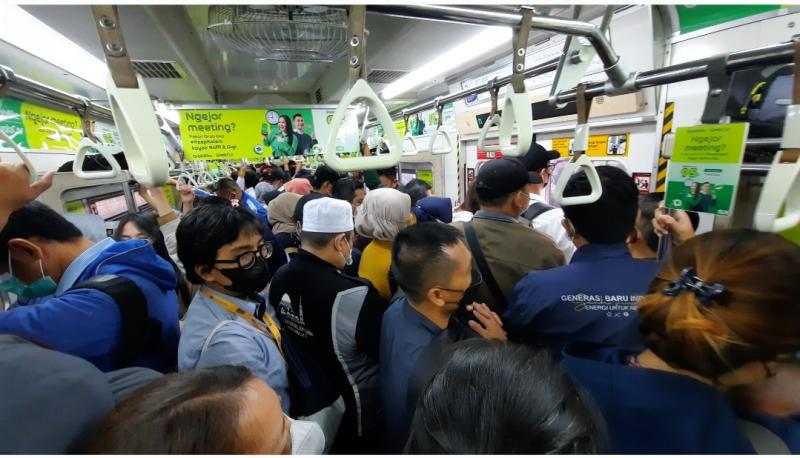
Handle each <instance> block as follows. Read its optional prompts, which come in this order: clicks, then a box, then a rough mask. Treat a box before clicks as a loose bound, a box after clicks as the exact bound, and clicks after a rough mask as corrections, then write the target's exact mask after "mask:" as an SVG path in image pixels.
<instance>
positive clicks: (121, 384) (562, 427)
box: [0, 116, 800, 454]
mask: <svg viewBox="0 0 800 458" xmlns="http://www.w3.org/2000/svg"><path fill="white" fill-rule="evenodd" d="M300 120H301V121H302V117H301V118H300ZM291 123H292V120H291V119H290V118H288V117H285V116H284V117H281V121H280V123H279V125H280V126H281V128H280V132H275V133H271V134H270V135H269V136H268V137H265V139H264V141H265V142H266V143H267V144H270V145H273V148H276V150H275V151H276V157H278V156H291V155H293V154H294V153H295V152H296V151H297V148H306V149H307V148H308V147H310V145H311V143H312V142H313V139H311V137H309V138H305V137H308V135H306V134H302V125H300V126H299V127H298V125H297V124H298V120H297V119H294V124H295V131H294V132H293V130H292V127H291V126H292V124H291ZM301 124H302V123H301ZM297 129H299V131H298V130H297ZM298 132H300V133H298ZM303 135H305V137H303ZM364 149H365V150H367V151H365V153H366V154H372V153H371V152H369V151H368V148H367V147H364ZM557 157H558V153H556V152H553V151H548V150H546V149H545V148H542V147H541V146H540V145H538V144H536V143H534V144H533V145H532V147H531V149H530V151H529V152H528V154H526V155H525V156H523V157H522V158H520V159H516V158H501V159H496V160H492V161H489V162H487V163H486V164H484V165H483V167H482V168H481V169H480V170H479V172H478V174H477V177H476V178H475V180H474V183H471V184H470V185H469V189H468V193H467V196H466V197H465V199H464V202H462V203H460V204H459V205H458V206H456V207H455V208H454V206H453V202H451V201H450V199H448V198H444V197H441V196H436V195H434V192H433V188H432V187H431V186H430V184H428V183H425V182H424V181H421V180H412V181H410V182H408V183H405V184H401V183H398V180H397V173H396V170H393V169H389V170H381V171H377V172H376V171H368V172H363V173H353V174H351V175H350V176H343V175H341V174H339V173H338V172H336V171H335V170H333V169H331V168H330V167H328V166H325V165H320V166H318V167H316V169H315V170H314V172H313V173H310V172H309V171H308V170H306V169H305V168H304V166H303V164H302V162H300V161H298V162H289V161H288V160H287V159H288V158H283V159H281V160H279V161H276V163H275V164H274V165H272V164H264V165H263V166H258V167H246V166H243V167H241V168H240V169H238V170H236V171H234V172H233V174H232V176H226V177H222V178H220V179H219V180H218V181H217V182H216V183H215V184H214V185H213V186H210V187H207V188H205V189H199V188H198V189H195V188H192V187H190V186H188V185H187V184H185V183H172V184H175V185H177V191H178V195H179V200H180V202H179V207H180V209H179V210H174V209H173V208H172V205H171V204H170V203H169V202H168V200H167V198H166V195H165V193H164V191H163V189H161V188H147V187H144V186H142V187H140V191H139V192H140V194H141V195H142V197H143V198H145V200H146V201H147V203H148V204H149V205H150V207H151V208H152V212H145V213H136V214H129V215H125V216H124V217H123V218H122V219H121V220H120V221H119V225H118V227H117V229H116V231H115V232H114V234H113V238H107V239H104V240H101V241H97V242H94V241H92V240H90V239H89V238H87V237H86V236H85V235H84V234H83V233H82V232H81V231H80V230H79V229H78V228H76V227H75V226H74V225H73V224H72V223H70V222H69V221H68V220H67V219H65V218H64V217H63V216H62V215H60V214H59V213H58V212H57V211H55V210H54V209H51V208H48V207H47V206H45V205H43V204H41V203H39V202H37V201H36V200H35V199H36V198H37V196H38V195H40V194H41V193H42V192H43V191H45V190H46V189H47V188H48V187H49V186H50V184H51V182H52V174H47V175H45V176H44V177H42V178H41V179H40V180H39V181H38V182H36V183H34V184H32V185H30V184H28V182H27V179H28V178H27V177H28V174H27V170H26V169H25V167H24V166H22V165H9V164H5V163H2V164H0V271H2V272H3V275H2V277H0V291H2V292H3V293H6V294H10V295H12V296H13V297H15V298H16V302H15V304H13V306H12V307H10V308H9V309H8V310H6V311H3V312H2V313H0V367H2V368H3V369H4V371H3V373H4V374H6V376H5V377H4V379H3V381H2V382H0V390H2V391H3V393H4V396H3V397H2V400H0V407H2V409H0V412H3V413H4V415H5V416H6V421H5V422H4V425H7V427H5V428H3V429H2V431H0V451H3V452H11V453H65V452H89V453H181V454H183V453H204V454H231V453H253V454H289V453H293V454H304V453H311V454H320V453H414V454H417V453H452V454H478V453H494V454H506V453H527V454H551V453H558V454H574V453H578V454H594V453H637V454H656V453H667V454H676V453H726V454H739V453H755V452H758V453H783V452H798V451H800V427H798V425H797V418H798V417H797V415H798V414H799V413H800V399H798V396H797V395H796V392H797V390H796V383H797V381H798V377H800V372H798V369H797V367H798V366H797V365H796V355H797V354H798V353H800V321H798V320H797V319H796V317H797V312H798V308H799V307H800V299H798V298H800V282H798V281H797V279H798V278H800V247H798V246H797V245H794V244H792V243H790V242H789V241H787V240H785V239H783V238H782V237H780V236H778V235H774V234H766V233H760V232H757V231H754V230H747V229H732V230H719V231H712V232H708V233H704V234H699V235H696V234H695V230H696V226H695V225H694V224H692V217H691V216H690V215H689V214H687V213H685V212H675V213H672V214H668V213H665V212H664V211H663V209H661V208H660V203H659V196H653V195H651V196H647V197H644V198H642V197H640V196H639V193H638V191H637V188H636V186H635V184H634V181H633V179H632V178H631V177H630V176H629V175H628V174H627V173H626V172H624V171H623V170H621V169H618V168H614V167H609V166H601V167H597V173H598V176H599V177H600V182H601V185H602V189H603V193H602V196H601V197H600V199H599V200H597V201H596V202H593V203H589V204H582V205H573V206H565V207H563V208H555V207H552V206H550V205H549V204H547V203H546V200H547V199H546V198H545V197H544V193H545V190H546V189H548V188H547V187H548V185H549V182H550V180H551V176H552V172H553V168H552V166H553V162H552V161H553V160H554V159H556V158H557ZM562 179H567V180H569V181H568V183H567V185H566V188H565V191H564V193H565V195H566V196H579V195H585V194H588V193H589V192H590V190H591V185H590V183H589V180H588V178H587V176H586V175H585V174H584V173H583V172H579V173H576V174H575V175H573V176H571V177H562ZM666 234H670V235H671V237H670V240H672V241H673V245H672V246H670V247H669V248H670V250H669V255H668V256H667V257H666V258H665V259H663V260H661V261H658V260H656V257H657V256H656V253H657V251H658V244H659V237H661V236H664V235H666ZM663 240H667V239H663Z"/></svg>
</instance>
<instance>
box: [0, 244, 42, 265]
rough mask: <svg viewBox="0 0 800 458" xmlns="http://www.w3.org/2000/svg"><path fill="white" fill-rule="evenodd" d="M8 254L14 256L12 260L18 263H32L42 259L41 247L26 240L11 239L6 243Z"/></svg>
mask: <svg viewBox="0 0 800 458" xmlns="http://www.w3.org/2000/svg"><path fill="white" fill-rule="evenodd" d="M8 249H9V253H13V254H14V259H18V260H19V261H20V263H34V262H37V261H38V260H39V259H44V251H42V249H41V247H39V246H38V245H36V244H35V243H33V242H31V241H30V240H26V239H19V238H17V239H11V240H9V241H8Z"/></svg>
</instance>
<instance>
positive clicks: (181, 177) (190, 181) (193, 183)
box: [178, 172, 200, 188]
mask: <svg viewBox="0 0 800 458" xmlns="http://www.w3.org/2000/svg"><path fill="white" fill-rule="evenodd" d="M178 180H183V181H185V182H186V184H188V185H189V186H191V187H193V188H199V187H200V185H198V184H197V180H195V179H194V177H193V176H192V175H191V174H189V173H186V172H181V174H180V175H178Z"/></svg>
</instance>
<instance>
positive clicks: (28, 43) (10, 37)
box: [0, 2, 108, 88]
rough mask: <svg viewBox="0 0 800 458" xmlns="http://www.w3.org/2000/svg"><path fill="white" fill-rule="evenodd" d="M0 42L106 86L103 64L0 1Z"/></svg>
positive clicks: (46, 26)
mask: <svg viewBox="0 0 800 458" xmlns="http://www.w3.org/2000/svg"><path fill="white" fill-rule="evenodd" d="M0 40H3V41H5V42H7V43H9V44H11V45H12V46H15V47H17V48H19V49H21V50H23V51H25V52H28V53H30V54H32V55H34V56H36V57H38V58H39V59H42V60H44V61H46V62H49V63H51V64H53V65H55V66H57V67H59V68H61V69H63V70H65V71H67V72H69V73H72V74H73V75H75V76H77V77H78V78H81V79H84V80H86V81H88V82H90V83H92V84H94V85H95V86H98V87H101V88H105V87H106V75H107V74H108V68H107V67H106V63H105V62H103V61H102V60H100V59H98V58H96V57H95V56H93V55H91V54H90V53H89V52H88V51H86V50H85V49H83V48H81V47H80V46H78V45H77V44H75V43H74V42H72V41H70V40H69V39H67V37H65V36H64V35H61V34H60V33H58V32H56V31H55V30H53V29H52V28H51V27H50V26H48V25H47V24H45V23H44V22H42V21H40V20H38V19H36V18H35V17H34V16H33V15H31V14H30V13H28V12H27V11H25V10H23V9H22V8H20V7H19V6H17V5H14V4H11V3H9V2H0ZM98 43H99V41H98Z"/></svg>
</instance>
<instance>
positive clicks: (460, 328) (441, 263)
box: [380, 223, 506, 453]
mask: <svg viewBox="0 0 800 458" xmlns="http://www.w3.org/2000/svg"><path fill="white" fill-rule="evenodd" d="M392 262H393V271H394V277H395V280H396V281H397V284H398V286H399V287H400V289H401V290H402V292H403V293H405V297H401V298H399V299H397V300H395V301H394V302H393V303H392V305H391V306H390V307H389V309H388V310H387V311H386V313H385V314H384V317H383V322H382V324H381V354H380V375H381V393H382V398H383V407H384V427H385V428H384V435H383V438H384V450H383V451H384V452H385V453H400V452H402V449H403V445H404V444H405V442H406V440H407V439H408V431H409V426H410V424H411V418H412V414H413V411H414V407H413V406H414V405H415V401H416V397H417V394H418V393H419V392H420V391H421V388H422V387H424V385H425V384H426V382H427V381H428V380H429V379H430V377H432V376H433V374H434V373H435V371H436V369H437V368H438V366H439V361H440V359H439V356H440V355H441V353H442V349H443V347H444V345H445V344H447V343H451V342H455V341H457V340H463V339H465V338H470V337H478V336H481V337H484V338H487V339H497V340H505V339H506V335H505V331H503V328H502V323H501V321H500V318H499V317H498V316H497V315H496V314H494V313H493V312H491V311H490V310H489V308H488V307H487V306H486V305H485V304H474V303H471V304H470V305H469V306H468V308H469V310H470V311H471V312H473V314H474V315H473V317H474V319H472V320H470V321H469V322H468V323H463V322H461V321H459V320H458V319H457V318H456V312H457V311H458V310H459V308H460V305H459V304H460V303H462V302H464V300H465V298H467V300H468V299H469V298H471V297H472V296H473V295H472V292H473V291H474V290H475V289H476V288H477V287H478V286H479V285H480V284H481V282H482V278H481V274H480V272H479V271H477V270H475V269H473V267H472V255H471V254H470V252H469V250H468V249H467V247H466V245H465V243H464V240H463V237H462V236H461V234H460V233H459V232H458V230H457V229H455V228H454V227H452V226H448V225H445V224H440V223H420V224H415V225H413V226H410V227H408V228H406V229H404V230H402V231H401V232H400V233H399V234H398V235H397V237H395V240H394V242H393V245H392ZM467 326H468V327H467Z"/></svg>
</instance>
